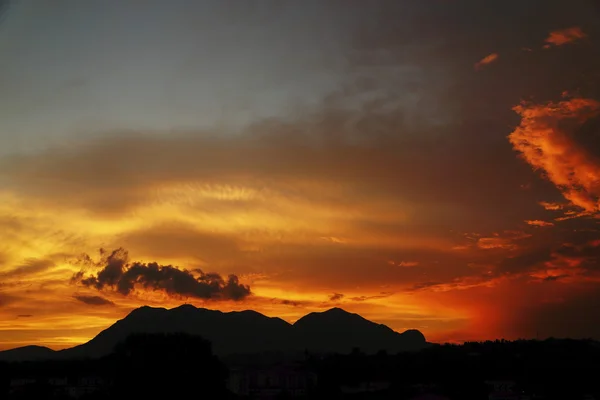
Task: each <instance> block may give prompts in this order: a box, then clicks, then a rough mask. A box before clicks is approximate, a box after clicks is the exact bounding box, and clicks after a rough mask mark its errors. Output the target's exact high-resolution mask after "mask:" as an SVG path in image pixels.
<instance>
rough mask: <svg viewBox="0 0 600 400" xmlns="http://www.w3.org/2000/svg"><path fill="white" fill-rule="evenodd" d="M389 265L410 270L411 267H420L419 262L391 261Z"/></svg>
mask: <svg viewBox="0 0 600 400" xmlns="http://www.w3.org/2000/svg"><path fill="white" fill-rule="evenodd" d="M389 264H390V265H393V266H395V267H405V268H410V267H416V266H418V265H419V262H417V261H400V262H395V261H389Z"/></svg>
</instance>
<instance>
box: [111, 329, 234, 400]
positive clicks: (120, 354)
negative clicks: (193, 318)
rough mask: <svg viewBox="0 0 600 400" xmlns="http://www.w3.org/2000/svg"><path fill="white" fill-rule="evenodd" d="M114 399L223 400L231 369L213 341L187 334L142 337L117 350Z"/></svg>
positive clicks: (132, 339) (115, 354) (121, 344)
mask: <svg viewBox="0 0 600 400" xmlns="http://www.w3.org/2000/svg"><path fill="white" fill-rule="evenodd" d="M111 358H112V361H113V363H114V364H113V365H115V386H114V388H115V389H114V398H129V399H131V398H144V397H152V398H160V397H163V398H183V397H184V396H185V397H187V396H189V394H190V393H198V395H199V396H202V397H206V398H223V396H224V395H225V393H226V389H225V379H226V377H227V369H226V368H225V367H224V365H223V364H221V362H220V361H219V360H218V359H217V357H216V356H214V355H213V353H212V346H211V344H210V342H208V341H207V340H205V339H203V338H201V337H199V336H192V335H187V334H182V333H179V334H138V335H132V336H130V337H128V338H127V339H126V340H125V341H124V342H122V343H120V344H119V345H118V346H117V347H116V348H115V353H114V355H113V356H112V357H111Z"/></svg>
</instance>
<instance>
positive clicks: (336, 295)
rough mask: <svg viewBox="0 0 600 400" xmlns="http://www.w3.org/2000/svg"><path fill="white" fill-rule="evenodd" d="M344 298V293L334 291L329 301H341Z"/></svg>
mask: <svg viewBox="0 0 600 400" xmlns="http://www.w3.org/2000/svg"><path fill="white" fill-rule="evenodd" d="M343 298H344V295H343V294H342V293H334V294H332V295H331V296H329V301H340V300H342V299H343Z"/></svg>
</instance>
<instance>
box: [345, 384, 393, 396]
mask: <svg viewBox="0 0 600 400" xmlns="http://www.w3.org/2000/svg"><path fill="white" fill-rule="evenodd" d="M391 386H392V383H391V382H389V381H361V382H357V383H356V384H354V385H342V386H340V391H341V392H342V394H355V393H373V392H380V391H383V390H387V389H389V388H390V387H391Z"/></svg>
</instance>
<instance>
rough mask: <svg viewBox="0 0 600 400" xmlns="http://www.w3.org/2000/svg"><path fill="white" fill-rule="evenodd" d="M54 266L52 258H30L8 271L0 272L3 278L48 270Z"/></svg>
mask: <svg viewBox="0 0 600 400" xmlns="http://www.w3.org/2000/svg"><path fill="white" fill-rule="evenodd" d="M53 266H54V262H53V261H51V260H43V259H42V260H40V259H35V258H32V259H28V260H26V261H25V262H24V263H23V264H22V265H19V266H17V267H15V268H13V269H11V270H8V271H6V272H0V277H3V278H5V279H6V278H18V277H24V276H27V275H32V274H36V273H39V272H43V271H46V270H48V269H50V268H52V267H53Z"/></svg>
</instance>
